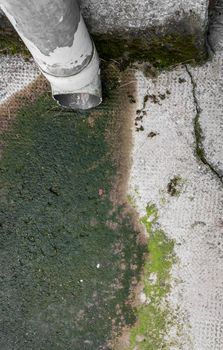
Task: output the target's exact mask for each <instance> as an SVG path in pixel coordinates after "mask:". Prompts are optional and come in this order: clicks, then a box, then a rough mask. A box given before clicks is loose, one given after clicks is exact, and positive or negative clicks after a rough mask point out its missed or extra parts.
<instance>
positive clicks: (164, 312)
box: [130, 204, 175, 350]
mask: <svg viewBox="0 0 223 350" xmlns="http://www.w3.org/2000/svg"><path fill="white" fill-rule="evenodd" d="M157 220H158V211H157V208H156V206H155V205H154V204H149V205H148V206H147V208H146V215H145V216H144V217H143V218H142V219H141V222H142V223H143V224H144V226H145V228H146V230H147V233H148V235H149V237H148V257H147V259H146V262H145V266H144V271H143V276H142V282H143V286H144V290H143V291H144V293H145V296H146V301H145V303H144V304H142V305H140V306H138V308H137V322H136V324H135V326H134V327H133V328H132V329H131V336H130V341H131V346H130V349H135V348H137V349H138V350H155V349H169V345H170V344H169V342H168V340H167V338H166V336H167V335H168V331H169V329H170V326H171V324H172V322H173V319H172V318H173V314H172V311H171V309H170V307H169V305H168V302H167V301H166V297H167V295H168V293H169V292H170V270H171V267H172V264H173V263H174V260H175V258H174V241H173V240H170V239H168V238H167V236H166V235H165V233H164V232H163V231H162V230H161V229H160V228H158V227H157V226H156V223H157Z"/></svg>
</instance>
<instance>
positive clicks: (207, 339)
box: [130, 66, 223, 350]
mask: <svg viewBox="0 0 223 350" xmlns="http://www.w3.org/2000/svg"><path fill="white" fill-rule="evenodd" d="M201 69H204V70H206V69H207V66H205V67H203V68H201ZM136 77H137V81H138V93H139V102H138V108H139V109H141V108H142V106H143V99H144V96H145V95H147V94H151V95H155V96H157V99H158V103H153V102H152V100H150V99H149V100H148V102H147V104H146V106H145V108H144V111H145V112H146V115H145V116H144V118H143V120H142V125H143V128H144V130H143V131H138V132H136V131H135V132H134V141H135V142H134V150H133V154H132V158H133V166H132V171H131V178H130V193H131V195H132V196H133V197H134V198H135V201H136V204H137V207H138V211H139V213H140V216H143V215H144V214H145V208H146V206H147V203H155V205H156V206H157V208H158V210H159V224H160V226H161V227H162V229H163V230H164V231H165V232H166V234H167V236H168V237H170V238H171V239H174V240H175V252H176V256H177V258H178V259H177V260H178V262H177V263H176V265H175V266H174V268H173V270H172V287H173V288H172V292H171V294H170V296H169V300H170V301H171V304H172V307H173V308H174V309H175V310H176V309H177V307H180V309H179V311H178V320H177V321H176V322H177V324H178V325H177V327H179V325H180V328H181V327H182V328H183V330H182V332H181V335H180V337H179V336H175V335H174V331H173V335H169V336H171V337H173V340H174V341H176V343H177V344H178V345H177V346H176V347H175V346H173V347H172V349H178V348H179V344H181V346H182V347H181V349H183V350H220V349H222V347H223V332H222V326H223V322H222V319H223V293H222V290H223V267H222V266H223V254H222V252H223V250H222V249H223V239H222V229H223V227H222V200H223V189H222V182H221V181H220V179H219V178H218V177H217V176H216V175H215V174H213V173H212V171H210V169H209V167H208V166H206V165H204V164H203V163H202V162H201V161H200V160H199V159H198V158H197V156H196V154H195V144H196V143H195V135H194V118H195V116H196V107H195V104H194V97H193V86H192V84H191V78H190V76H189V75H188V72H187V70H186V69H185V67H179V68H177V69H176V70H174V71H172V72H167V73H163V74H161V75H160V76H159V77H158V78H157V79H154V80H151V79H146V78H145V77H144V76H143V75H142V73H139V72H138V73H137V74H136ZM179 79H180V80H179ZM181 79H182V80H183V81H184V80H185V81H184V82H181V83H180V82H179V81H182V80H181ZM167 90H168V91H169V92H170V94H167V93H166V91H167ZM159 94H162V95H164V94H165V95H166V98H165V99H164V100H162V99H160V98H159ZM212 123H213V118H212V119H211V120H210V119H209V121H208V125H209V126H211V124H212ZM207 127H208V126H207ZM151 132H154V133H156V136H154V137H152V138H151V137H148V135H149V134H150V133H151ZM175 176H179V177H181V179H182V183H183V186H182V188H181V193H180V195H179V196H176V197H175V196H171V195H170V194H168V191H167V188H168V183H169V182H170V180H171V179H173V178H174V177H175Z"/></svg>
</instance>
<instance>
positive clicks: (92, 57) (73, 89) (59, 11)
mask: <svg viewBox="0 0 223 350" xmlns="http://www.w3.org/2000/svg"><path fill="white" fill-rule="evenodd" d="M0 7H1V8H2V10H3V11H4V13H5V15H6V16H7V17H8V19H9V20H10V22H11V23H12V25H13V26H14V28H15V30H16V31H17V32H18V34H19V35H20V37H21V38H22V40H23V41H24V43H25V45H26V46H27V48H28V49H29V51H30V53H31V54H32V56H33V58H34V60H35V61H36V63H37V65H38V66H39V68H40V70H41V72H42V73H43V74H44V75H45V77H46V78H47V79H48V81H49V82H50V84H51V88H52V94H53V97H54V99H55V100H56V101H57V102H58V103H59V104H60V105H61V106H63V107H69V108H72V109H82V110H83V109H90V108H93V107H96V106H97V105H99V104H100V103H101V101H102V97H101V82H100V69H99V58H98V55H97V51H96V48H95V46H94V43H93V42H92V39H91V38H90V35H89V33H88V30H87V28H86V25H85V23H84V20H83V18H82V16H81V13H80V8H79V3H78V0H63V1H61V0H54V1H52V0H38V1H37V0H23V1H18V0H0Z"/></svg>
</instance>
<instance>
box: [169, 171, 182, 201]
mask: <svg viewBox="0 0 223 350" xmlns="http://www.w3.org/2000/svg"><path fill="white" fill-rule="evenodd" d="M184 183H185V180H183V179H182V177H181V176H174V177H173V178H172V179H170V181H169V183H168V185H167V192H168V193H169V195H170V196H172V197H179V195H180V193H181V191H182V188H183V185H184Z"/></svg>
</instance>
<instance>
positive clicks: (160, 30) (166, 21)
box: [0, 0, 209, 48]
mask: <svg viewBox="0 0 223 350" xmlns="http://www.w3.org/2000/svg"><path fill="white" fill-rule="evenodd" d="M208 4H209V0H197V1H193V0H189V1H185V0H180V1H177V0H168V1H167V0H159V1H154V0H137V1H135V0H127V1H119V0H109V1H108V0H102V1H99V0H80V5H81V8H82V12H83V16H84V19H85V21H86V23H87V26H88V29H89V30H90V32H91V33H94V34H95V33H101V34H105V33H115V34H126V33H129V34H130V35H131V36H132V35H133V36H136V37H137V35H139V33H138V31H140V32H141V31H145V32H146V33H147V36H148V40H150V37H152V36H153V35H154V33H156V34H158V35H159V34H167V32H170V33H176V34H178V33H179V32H180V33H184V34H193V35H194V37H196V43H197V45H198V46H200V47H201V48H202V47H203V44H204V35H205V32H206V29H207V22H208ZM0 19H1V15H0ZM0 22H1V21H0ZM0 25H1V23H0ZM3 25H7V24H5V23H3Z"/></svg>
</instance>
